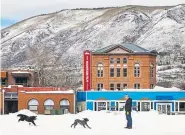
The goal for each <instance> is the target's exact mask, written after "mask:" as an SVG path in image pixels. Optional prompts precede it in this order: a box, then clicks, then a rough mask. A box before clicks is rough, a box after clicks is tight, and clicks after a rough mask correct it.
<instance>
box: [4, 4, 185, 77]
mask: <svg viewBox="0 0 185 135" xmlns="http://www.w3.org/2000/svg"><path fill="white" fill-rule="evenodd" d="M1 38H2V39H1V51H2V53H1V58H2V59H1V62H2V67H10V66H16V65H32V64H33V65H38V64H41V62H43V61H44V60H45V59H47V60H45V62H44V64H47V65H52V64H59V63H62V64H63V65H65V66H66V67H70V69H71V68H73V67H75V69H76V68H78V69H79V68H81V66H82V51H83V50H86V49H89V50H96V49H98V48H102V47H105V46H108V45H110V44H114V43H121V42H132V43H135V44H138V45H140V46H142V47H144V48H147V49H149V50H153V49H155V50H157V51H158V52H160V56H159V58H158V63H159V68H158V69H159V70H160V71H162V72H159V73H158V80H163V79H165V80H168V79H169V80H173V79H174V78H173V77H172V78H171V73H173V71H175V74H176V75H177V77H176V78H175V79H176V80H177V79H181V80H182V79H184V80H185V66H184V65H183V62H184V63H185V53H184V52H185V5H183V4H182V5H177V6H171V7H145V6H125V7H110V8H97V9H73V10H62V11H59V12H56V13H51V14H45V15H39V16H35V17H32V18H29V19H26V20H23V21H21V22H19V23H17V24H15V25H12V26H10V27H8V28H5V29H3V30H2V31H1ZM39 60H40V61H39ZM38 61H39V63H38ZM64 63H65V64H64ZM164 65H166V66H167V68H166V67H165V66H164ZM166 69H168V70H169V69H179V70H180V72H179V74H180V75H181V77H180V78H179V74H177V73H178V72H176V70H173V71H169V72H166V73H165V77H166V75H167V74H168V73H169V77H167V78H164V75H163V73H164V72H163V71H165V70H166ZM179 70H178V71H179ZM77 74H78V73H77Z"/></svg>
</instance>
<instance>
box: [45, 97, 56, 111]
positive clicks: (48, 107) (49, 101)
mask: <svg viewBox="0 0 185 135" xmlns="http://www.w3.org/2000/svg"><path fill="white" fill-rule="evenodd" d="M44 107H45V110H52V109H53V108H54V102H53V100H52V99H47V100H46V101H45V102H44Z"/></svg>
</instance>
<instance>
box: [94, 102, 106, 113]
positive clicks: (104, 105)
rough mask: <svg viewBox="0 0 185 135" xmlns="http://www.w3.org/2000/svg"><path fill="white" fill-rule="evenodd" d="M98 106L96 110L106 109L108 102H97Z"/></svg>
mask: <svg viewBox="0 0 185 135" xmlns="http://www.w3.org/2000/svg"><path fill="white" fill-rule="evenodd" d="M95 104H96V106H97V107H96V108H95V111H101V110H106V109H107V106H106V105H107V102H95Z"/></svg>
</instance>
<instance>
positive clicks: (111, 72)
mask: <svg viewBox="0 0 185 135" xmlns="http://www.w3.org/2000/svg"><path fill="white" fill-rule="evenodd" d="M110 77H114V68H110Z"/></svg>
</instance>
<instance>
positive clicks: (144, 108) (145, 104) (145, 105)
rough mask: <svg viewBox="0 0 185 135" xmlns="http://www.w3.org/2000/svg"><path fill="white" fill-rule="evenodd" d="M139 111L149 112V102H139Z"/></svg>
mask: <svg viewBox="0 0 185 135" xmlns="http://www.w3.org/2000/svg"><path fill="white" fill-rule="evenodd" d="M141 111H150V102H141Z"/></svg>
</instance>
